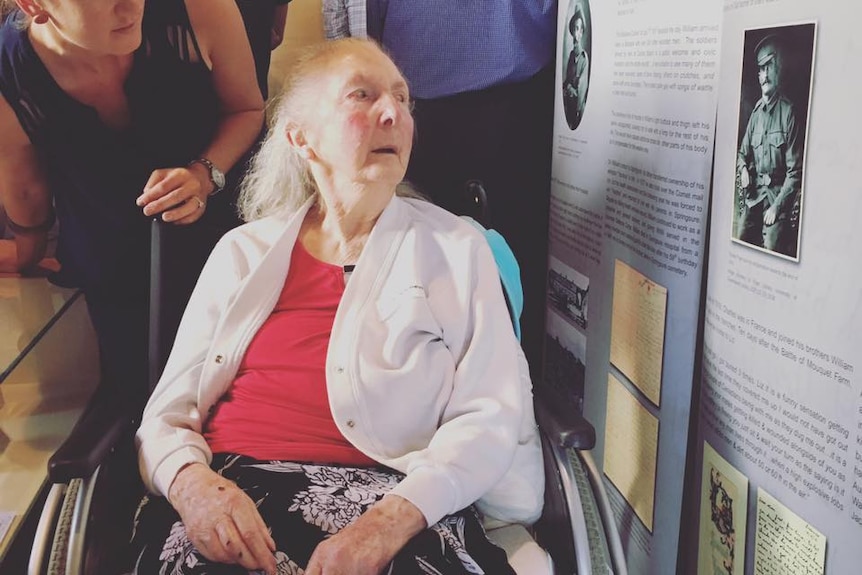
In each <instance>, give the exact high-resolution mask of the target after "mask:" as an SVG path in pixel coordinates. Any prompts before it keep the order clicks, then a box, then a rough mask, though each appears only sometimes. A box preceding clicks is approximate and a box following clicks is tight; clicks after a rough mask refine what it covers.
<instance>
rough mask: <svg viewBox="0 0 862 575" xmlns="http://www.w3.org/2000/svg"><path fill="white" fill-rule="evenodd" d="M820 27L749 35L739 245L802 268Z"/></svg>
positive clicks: (737, 197) (737, 193)
mask: <svg viewBox="0 0 862 575" xmlns="http://www.w3.org/2000/svg"><path fill="white" fill-rule="evenodd" d="M815 36H816V25H815V23H813V22H809V23H803V24H794V25H788V26H776V27H772V28H757V29H750V30H746V31H745V36H744V45H743V55H742V58H743V61H742V78H741V90H740V99H739V128H738V137H737V154H736V166H735V170H736V174H735V175H736V177H735V182H736V184H735V186H734V188H735V190H734V198H733V202H734V207H733V218H732V220H733V230H732V237H733V240H734V241H736V242H739V243H742V244H745V245H747V246H750V247H753V248H756V249H758V250H761V251H765V252H768V253H770V254H774V255H776V256H779V257H782V258H785V259H790V260H793V261H799V245H800V239H801V237H802V235H801V229H802V221H803V217H802V215H803V196H804V186H803V182H804V167H805V140H806V134H807V133H808V130H807V128H808V112H809V102H810V100H811V84H812V82H811V78H812V73H813V69H814V46H815Z"/></svg>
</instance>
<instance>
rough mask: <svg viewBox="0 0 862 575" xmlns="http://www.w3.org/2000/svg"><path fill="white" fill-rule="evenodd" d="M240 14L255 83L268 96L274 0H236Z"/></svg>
mask: <svg viewBox="0 0 862 575" xmlns="http://www.w3.org/2000/svg"><path fill="white" fill-rule="evenodd" d="M236 5H237V6H238V7H239V12H240V14H242V20H243V24H245V31H246V34H247V35H248V41H249V43H250V44H251V53H252V55H253V56H254V67H255V73H256V74H257V84H258V86H260V93H261V95H263V99H264V100H266V98H267V97H268V96H269V84H268V81H267V77H268V75H269V62H270V58H271V57H272V44H271V42H272V36H271V34H272V33H271V30H272V20H273V18H274V16H275V6H276V2H275V0H236Z"/></svg>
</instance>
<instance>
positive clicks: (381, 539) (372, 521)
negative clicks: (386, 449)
mask: <svg viewBox="0 0 862 575" xmlns="http://www.w3.org/2000/svg"><path fill="white" fill-rule="evenodd" d="M425 527H426V524H425V517H424V516H423V515H422V512H421V511H419V509H418V508H417V507H416V506H415V505H413V504H412V503H410V502H409V501H407V500H406V499H403V498H401V497H398V496H397V495H387V496H386V497H384V498H383V499H381V500H380V501H379V502H377V503H376V504H374V505H373V506H372V507H371V508H370V509H368V511H366V512H365V513H363V514H362V516H360V517H359V519H357V520H356V522H355V523H353V524H351V525H349V526H347V527H345V528H344V529H342V530H341V531H340V532H339V533H337V534H336V535H333V536H332V537H330V538H329V539H327V540H325V541H323V542H322V543H320V545H318V546H317V548H316V549H315V550H314V553H312V555H311V559H309V561H308V567H307V568H306V570H305V575H379V573H380V572H381V571H383V569H384V568H385V567H386V566H387V565H388V564H389V563H390V562H391V561H392V559H393V558H394V557H395V555H396V554H397V553H398V551H399V550H401V548H402V547H404V545H405V544H406V543H407V542H408V541H409V540H410V539H411V538H412V537H413V536H414V535H416V534H417V533H419V532H420V531H422V530H423V529H424V528H425Z"/></svg>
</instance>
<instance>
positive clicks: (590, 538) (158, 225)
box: [27, 182, 627, 575]
mask: <svg viewBox="0 0 862 575" xmlns="http://www.w3.org/2000/svg"><path fill="white" fill-rule="evenodd" d="M466 193H467V195H468V199H469V202H470V205H471V206H473V208H474V209H473V210H471V213H470V214H468V216H469V217H470V218H472V219H473V220H474V221H475V222H477V223H478V225H479V227H480V228H481V229H484V228H486V227H487V225H488V222H487V211H486V206H487V197H486V194H485V191H484V188H483V187H482V185H481V183H480V182H468V183H467V185H466ZM151 233H152V244H151V245H152V248H151V249H152V254H151V278H150V279H151V290H150V309H151V317H150V341H149V374H148V376H149V381H150V386H151V389H152V387H154V386H155V383H156V382H157V380H158V376H159V374H160V373H161V370H162V369H163V367H164V364H165V362H166V361H167V356H168V354H169V351H170V347H171V345H172V343H173V338H174V335H175V333H176V330H177V327H178V325H179V319H180V317H181V315H182V312H183V309H184V307H185V302H186V301H187V299H188V297H189V295H190V293H191V289H192V288H193V285H194V281H195V279H196V278H197V274H198V273H199V271H200V266H202V264H203V261H202V260H200V258H199V256H200V253H201V249H207V247H211V245H209V246H201V244H200V241H199V240H197V239H195V238H194V237H193V236H192V235H191V234H190V233H189V232H188V228H183V227H179V226H171V225H169V224H163V223H162V222H161V221H160V220H158V219H154V220H153V223H152V232H151ZM491 233H494V232H493V230H491ZM502 245H503V246H505V242H503V244H502ZM190 250H191V252H192V256H191V261H200V266H197V267H194V266H189V265H188V261H190V259H189V251H190ZM492 251H494V253H495V257H496V258H497V259H498V264H500V263H501V259H500V258H503V259H504V260H505V259H506V258H510V261H511V262H514V256H513V255H512V254H511V251H508V247H507V246H505V247H503V248H502V253H501V250H500V249H499V244H498V245H496V246H495V245H494V243H493V242H492ZM507 251H508V253H506V252H507ZM515 265H517V264H516V262H515ZM516 269H517V268H516ZM501 281H502V283H503V286H504V292H505V293H506V296H507V301H508V302H509V304H510V309H511V310H512V311H513V314H512V315H513V324H514V325H515V326H517V318H518V317H519V314H520V310H519V308H518V306H519V303H518V302H519V301H521V302H522V301H523V300H522V294H521V293H520V283H519V282H514V284H513V282H509V281H505V279H504V278H503V277H502V276H501ZM516 332H517V328H516ZM534 396H535V412H536V419H537V422H538V423H539V427H540V431H541V439H542V450H543V455H544V460H545V482H546V485H545V507H544V512H543V515H542V517H541V518H540V519H539V521H537V523H536V524H535V525H533V526H532V527H531V528H530V529H529V530H528V528H526V527H525V526H522V525H517V524H515V525H504V526H500V527H495V528H492V529H489V530H488V535H489V537H490V538H491V540H492V541H494V542H495V543H497V544H498V545H499V546H501V547H503V548H504V549H505V550H506V553H507V556H508V558H509V562H510V564H511V565H512V567H513V568H514V569H515V571H516V572H517V573H518V575H539V574H543V575H544V574H550V575H563V574H565V575H571V574H578V575H589V574H602V575H604V574H614V575H626V574H627V570H626V565H625V557H624V552H623V548H622V544H621V541H620V537H619V534H618V532H617V530H616V527H615V525H616V522H615V519H614V516H613V513H612V511H611V506H610V503H609V500H608V498H607V495H606V493H605V490H604V484H603V480H602V476H601V473H600V472H599V471H598V469H597V467H596V465H595V463H594V461H593V459H592V457H591V456H590V453H589V450H590V449H592V447H593V446H594V444H595V430H594V429H593V427H592V425H591V424H590V423H589V422H587V421H586V420H585V419H583V417H581V416H580V414H579V411H578V410H577V408H575V407H574V404H573V403H572V402H571V401H567V400H566V399H565V398H562V397H559V396H558V395H557V394H556V393H555V392H554V391H553V390H550V389H544V387H543V386H541V385H537V384H536V382H534ZM114 403H115V402H114V401H113V398H112V394H111V392H110V391H107V390H102V389H100V390H99V391H97V392H96V394H95V395H94V397H93V400H92V401H91V403H90V405H89V406H88V408H87V410H86V411H85V413H84V414H83V415H82V417H81V420H80V421H79V423H78V424H77V425H76V427H75V429H74V430H73V431H72V434H71V435H70V437H69V438H68V439H67V441H66V442H65V443H64V444H63V445H62V446H61V447H60V449H59V450H58V451H57V452H56V453H55V454H54V456H53V457H52V458H51V460H50V462H49V470H48V476H49V477H48V481H49V483H50V484H51V487H50V491H49V492H48V495H47V499H46V502H45V505H44V508H43V510H42V515H41V517H40V518H39V521H38V526H37V529H36V535H35V538H34V543H33V547H32V551H31V554H30V559H29V564H28V570H27V573H28V575H37V574H45V573H47V574H49V575H59V574H67V575H78V574H92V575H113V574H119V573H122V572H123V569H124V567H126V566H125V565H123V560H124V557H123V552H124V551H125V549H126V548H127V544H128V540H129V532H130V529H131V525H132V518H133V517H134V513H135V510H136V508H137V505H138V502H139V501H140V499H141V496H142V495H143V494H144V488H143V484H142V482H141V480H140V478H139V476H138V471H137V470H138V466H137V458H136V455H135V449H134V444H133V436H134V431H135V429H136V427H137V423H138V421H139V420H138V417H139V415H138V414H137V413H122V412H120V413H118V412H117V410H116V409H115V408H113V407H112V405H113V404H114ZM561 406H563V407H562V408H561ZM565 406H568V407H567V408H566V407H565ZM142 407H143V406H141V409H142Z"/></svg>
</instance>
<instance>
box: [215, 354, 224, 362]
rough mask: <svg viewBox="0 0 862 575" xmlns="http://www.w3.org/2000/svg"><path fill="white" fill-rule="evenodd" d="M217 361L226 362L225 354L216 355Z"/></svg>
mask: <svg viewBox="0 0 862 575" xmlns="http://www.w3.org/2000/svg"><path fill="white" fill-rule="evenodd" d="M215 362H216V363H224V356H223V355H217V356H215Z"/></svg>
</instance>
